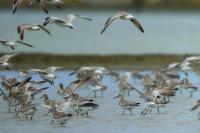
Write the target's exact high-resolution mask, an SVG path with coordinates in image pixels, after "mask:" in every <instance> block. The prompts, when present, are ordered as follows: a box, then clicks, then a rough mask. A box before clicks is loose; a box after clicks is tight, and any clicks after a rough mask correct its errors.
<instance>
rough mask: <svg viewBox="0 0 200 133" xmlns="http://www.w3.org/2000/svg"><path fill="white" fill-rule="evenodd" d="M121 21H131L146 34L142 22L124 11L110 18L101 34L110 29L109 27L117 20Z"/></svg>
mask: <svg viewBox="0 0 200 133" xmlns="http://www.w3.org/2000/svg"><path fill="white" fill-rule="evenodd" d="M117 19H121V20H130V21H131V22H132V23H133V24H134V25H135V26H136V27H137V28H138V29H139V30H140V31H141V32H142V33H144V29H143V27H142V25H141V24H140V22H139V21H138V20H137V19H136V17H134V16H133V15H132V14H130V13H127V12H124V11H118V12H117V13H116V14H115V15H113V16H111V17H109V18H108V20H107V21H106V23H105V25H104V28H103V30H102V31H101V34H103V33H104V31H105V30H106V29H107V28H108V26H109V25H110V24H111V23H112V22H113V21H115V20H117Z"/></svg>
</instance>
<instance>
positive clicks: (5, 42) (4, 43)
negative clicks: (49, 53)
mask: <svg viewBox="0 0 200 133" xmlns="http://www.w3.org/2000/svg"><path fill="white" fill-rule="evenodd" d="M17 43H20V44H23V45H26V46H29V47H34V46H33V45H30V44H28V43H25V42H22V41H19V40H15V41H9V40H5V39H1V38H0V44H1V45H2V46H7V47H10V48H11V49H13V50H14V49H15V46H16V45H17Z"/></svg>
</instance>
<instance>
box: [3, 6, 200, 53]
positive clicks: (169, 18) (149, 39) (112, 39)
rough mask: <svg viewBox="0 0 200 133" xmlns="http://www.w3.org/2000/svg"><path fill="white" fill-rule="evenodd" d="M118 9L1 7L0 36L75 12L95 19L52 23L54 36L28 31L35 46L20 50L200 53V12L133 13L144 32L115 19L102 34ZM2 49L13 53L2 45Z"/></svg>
mask: <svg viewBox="0 0 200 133" xmlns="http://www.w3.org/2000/svg"><path fill="white" fill-rule="evenodd" d="M115 12H116V11H115V10H109V11H95V10H72V9H69V10H59V11H55V10H50V13H49V15H46V14H45V13H43V12H42V11H41V10H23V9H19V10H18V11H17V13H16V14H15V15H13V14H12V11H11V10H8V9H7V10H3V9H1V10H0V18H1V19H0V29H1V30H0V38H5V39H11V40H12V39H16V38H18V35H17V32H16V27H17V25H20V24H23V23H30V22H31V23H42V22H43V21H44V18H45V17H47V16H56V17H60V18H63V17H64V16H65V15H67V14H70V13H73V14H80V15H83V16H86V17H91V18H92V19H93V22H87V21H85V20H75V21H74V25H75V27H76V28H75V29H74V30H71V29H68V28H66V29H65V28H61V27H57V26H55V25H50V26H49V30H50V31H51V32H52V36H48V35H47V34H46V33H44V32H26V33H25V40H24V41H25V42H29V43H31V44H33V45H35V48H29V47H28V48H27V47H23V46H21V47H18V48H17V51H21V52H45V53H54V54H144V53H146V54H151V53H154V54H155V53H156V54H158V53H159V54H160V53H163V54H195V53H196V54H199V52H200V45H199V42H200V37H199V36H200V30H199V23H200V13H199V12H184V11H183V12H162V11H155V12H149V11H144V12H132V11H130V12H132V13H133V14H134V15H135V16H136V17H137V18H138V19H139V21H140V22H141V24H142V25H143V27H144V29H145V34H142V33H140V32H139V31H138V30H137V29H136V28H135V27H134V26H133V25H132V24H131V23H130V22H120V21H116V22H114V23H113V24H112V25H111V26H110V27H109V28H108V29H107V31H106V32H105V33H104V34H103V35H99V33H100V31H101V29H102V28H103V25H104V23H105V21H106V19H107V18H108V17H109V16H111V15H113V14H114V13H115ZM0 52H12V51H11V50H10V49H9V48H4V47H2V46H0Z"/></svg>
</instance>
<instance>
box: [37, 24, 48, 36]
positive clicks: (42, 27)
mask: <svg viewBox="0 0 200 133" xmlns="http://www.w3.org/2000/svg"><path fill="white" fill-rule="evenodd" d="M37 26H38V27H40V29H42V30H43V31H45V32H46V33H47V34H49V35H51V32H50V31H49V30H48V29H47V28H45V27H44V26H42V25H37Z"/></svg>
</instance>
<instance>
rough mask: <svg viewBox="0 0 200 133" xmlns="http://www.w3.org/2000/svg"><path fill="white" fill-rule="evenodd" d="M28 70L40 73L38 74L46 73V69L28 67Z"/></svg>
mask: <svg viewBox="0 0 200 133" xmlns="http://www.w3.org/2000/svg"><path fill="white" fill-rule="evenodd" d="M30 71H34V72H36V73H40V74H48V72H47V71H45V70H41V69H30Z"/></svg>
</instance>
